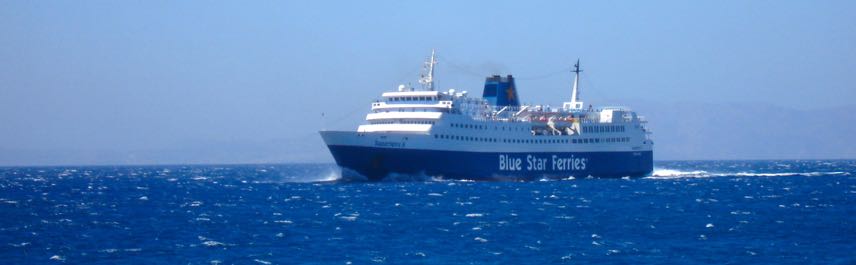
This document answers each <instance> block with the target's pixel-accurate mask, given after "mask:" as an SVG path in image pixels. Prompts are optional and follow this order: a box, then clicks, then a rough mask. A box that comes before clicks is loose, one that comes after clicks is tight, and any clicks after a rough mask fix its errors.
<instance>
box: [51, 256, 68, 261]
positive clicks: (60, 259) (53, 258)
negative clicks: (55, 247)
mask: <svg viewBox="0 0 856 265" xmlns="http://www.w3.org/2000/svg"><path fill="white" fill-rule="evenodd" d="M51 260H58V261H65V257H63V256H60V255H53V256H51Z"/></svg>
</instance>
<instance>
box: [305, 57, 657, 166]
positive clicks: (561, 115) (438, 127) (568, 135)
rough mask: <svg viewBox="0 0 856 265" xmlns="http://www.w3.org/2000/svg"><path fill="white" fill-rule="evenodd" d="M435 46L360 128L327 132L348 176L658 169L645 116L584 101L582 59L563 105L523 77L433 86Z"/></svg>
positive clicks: (375, 106)
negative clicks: (525, 92) (527, 89)
mask: <svg viewBox="0 0 856 265" xmlns="http://www.w3.org/2000/svg"><path fill="white" fill-rule="evenodd" d="M436 63H437V61H436V60H435V57H434V52H433V51H432V52H431V58H430V59H429V60H428V61H427V62H426V63H425V72H426V73H425V74H423V75H422V77H421V78H420V79H419V83H420V84H421V85H422V89H419V90H417V89H414V88H412V87H408V86H406V85H400V86H399V87H398V90H397V91H391V92H385V93H383V94H382V95H381V97H382V98H381V99H379V100H377V101H375V102H373V103H372V104H371V112H370V113H368V115H366V122H365V124H363V125H360V126H359V127H358V128H357V130H356V131H321V132H320V133H321V137H322V138H323V139H324V142H325V143H326V144H327V147H328V148H329V149H330V152H331V153H332V155H333V158H334V159H335V160H336V163H337V164H338V165H339V166H340V167H342V169H343V175H345V176H346V177H351V175H358V176H362V177H364V178H367V179H369V180H380V179H383V178H385V177H387V176H389V175H390V174H406V175H409V174H414V175H426V176H432V177H439V178H444V179H474V180H506V179H512V180H519V179H544V178H585V177H602V178H621V177H639V176H645V175H647V174H650V173H651V171H652V170H653V147H654V142H653V141H652V140H651V139H650V134H651V132H650V131H649V130H648V129H647V128H646V120H645V119H644V118H643V117H642V116H639V115H637V114H636V112H634V111H632V110H630V109H628V108H624V107H598V108H593V107H592V106H591V105H589V106H588V107H585V106H584V104H583V102H582V101H581V100H580V98H579V91H580V90H579V79H580V72H581V70H580V68H579V60H577V63H576V64H575V65H574V71H573V73H575V74H576V76H575V78H574V84H573V88H572V91H571V99H570V101H569V102H564V103H563V104H562V107H561V108H554V107H550V106H549V105H521V104H520V100H519V98H518V96H517V87H516V86H515V84H514V78H513V77H512V76H511V75H508V76H498V75H494V76H490V77H487V79H486V81H485V85H484V90H483V92H482V97H481V98H475V97H470V96H469V93H468V92H467V91H456V90H454V89H449V90H447V91H439V90H436V89H435V87H434V66H435V64H436Z"/></svg>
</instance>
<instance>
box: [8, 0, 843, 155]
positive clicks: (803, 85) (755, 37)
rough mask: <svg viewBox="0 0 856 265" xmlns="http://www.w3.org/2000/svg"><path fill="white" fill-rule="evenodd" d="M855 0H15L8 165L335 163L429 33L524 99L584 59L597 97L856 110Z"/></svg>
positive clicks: (452, 84) (409, 68) (469, 71)
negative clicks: (347, 137) (337, 133)
mask: <svg viewBox="0 0 856 265" xmlns="http://www.w3.org/2000/svg"><path fill="white" fill-rule="evenodd" d="M854 7H856V2H853V1H654V2H647V1H597V2H596V3H589V2H577V1H525V2H524V1H520V2H506V1H489V2H466V1H422V2H416V1H378V2H369V3H363V2H344V1H342V2H338V1H337V2H324V1H271V2H209V1H188V2H176V1H44V2H42V1H4V2H2V3H0V62H3V63H0V124H2V126H0V165H2V164H105V163H106V164H110V163H244V162H288V161H300V162H307V161H308V162H312V161H320V162H324V161H331V160H330V158H329V155H327V154H326V149H325V148H324V146H323V145H322V144H321V142H320V139H319V137H318V136H317V134H316V132H317V130H318V129H321V128H336V129H352V128H354V127H355V126H356V125H357V124H358V123H360V122H361V120H362V118H363V116H362V115H363V114H364V113H365V112H366V111H367V110H368V108H369V102H370V101H371V100H372V99H374V98H376V97H377V96H378V95H379V94H380V93H381V92H383V91H386V90H390V89H394V88H395V87H396V86H397V85H398V84H401V83H413V84H416V78H417V77H418V74H419V68H420V66H421V62H422V61H423V60H424V59H425V57H426V56H427V55H428V54H429V53H430V50H431V49H432V48H435V49H437V52H438V54H439V56H440V58H439V61H440V62H439V64H438V66H437V67H438V70H437V82H438V85H439V87H440V88H441V89H447V88H456V89H458V90H469V91H473V92H474V94H478V93H480V91H481V85H482V84H483V81H484V76H487V75H490V74H513V75H515V76H516V77H518V87H519V88H520V96H521V97H522V98H523V101H524V102H533V103H534V102H537V103H547V104H554V105H559V104H561V102H562V101H564V100H565V98H567V97H568V96H569V94H570V81H571V75H570V74H567V73H563V72H562V71H563V70H566V69H568V68H569V67H570V66H571V65H572V64H573V61H575V60H576V59H577V58H580V59H581V60H582V64H583V68H584V70H585V72H584V74H583V81H582V89H583V90H582V97H583V99H584V100H585V101H587V102H589V103H594V104H605V105H616V104H621V105H628V106H631V107H633V106H634V104H642V103H646V102H663V103H681V102H698V103H703V104H728V103H738V104H757V105H770V106H776V107H784V108H788V109H794V110H797V111H817V110H823V109H826V108H839V107H848V106H852V105H853V103H852V100H853V98H856V87H854V84H856V74H854V69H856V48H854V47H856V27H854V25H856V16H854V15H853V14H854V13H856V8H854ZM322 112H324V113H327V115H325V116H326V118H323V119H322V118H321V117H320V116H321V115H320V113H322ZM643 114H644V113H643ZM659 118H668V117H659ZM649 119H651V120H652V121H654V122H656V120H657V119H658V117H649ZM652 123H653V122H652ZM841 126H843V127H842V128H841V129H843V130H845V131H849V132H856V129H854V125H852V124H846V125H841ZM663 129H668V128H663ZM655 137H656V135H655ZM660 143H663V142H662V141H661V142H660ZM664 144H668V141H666V142H665V143H664ZM658 147H659V146H658ZM664 148H668V146H665V147H664ZM759 148H763V146H761V147H759ZM697 152H699V153H698V154H697V155H698V157H710V155H709V154H705V153H704V150H703V149H702V150H699V151H697ZM683 153H686V152H683ZM833 156H834V155H833ZM666 157H667V158H668V156H666ZM737 157H739V156H737ZM721 158H728V157H721ZM759 158H763V156H760V157H759Z"/></svg>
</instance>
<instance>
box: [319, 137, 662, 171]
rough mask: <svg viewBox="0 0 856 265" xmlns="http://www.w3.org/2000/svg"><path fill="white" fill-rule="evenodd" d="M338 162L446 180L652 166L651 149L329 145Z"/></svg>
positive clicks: (349, 166)
mask: <svg viewBox="0 0 856 265" xmlns="http://www.w3.org/2000/svg"><path fill="white" fill-rule="evenodd" d="M328 147H329V148H330V152H331V153H332V154H333V157H334V158H335V159H336V163H337V164H338V165H339V166H341V167H343V168H346V169H350V170H353V171H356V172H357V173H359V174H361V175H363V176H365V177H367V178H369V179H371V180H379V179H382V178H384V177H385V176H387V175H389V174H391V173H397V174H425V175H428V176H442V177H443V178H449V179H539V178H567V177H570V176H574V177H576V178H580V177H587V176H590V175H591V176H594V177H601V178H620V177H625V176H629V177H641V176H645V175H647V174H650V173H651V171H652V170H653V168H654V162H653V161H654V159H653V152H651V151H639V152H573V153H547V152H545V153H485V152H460V151H436V150H414V149H400V148H376V147H360V146H342V145H331V146H328Z"/></svg>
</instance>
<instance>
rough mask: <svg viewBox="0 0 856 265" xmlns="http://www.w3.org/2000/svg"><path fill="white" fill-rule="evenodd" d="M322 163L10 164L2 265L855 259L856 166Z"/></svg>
mask: <svg viewBox="0 0 856 265" xmlns="http://www.w3.org/2000/svg"><path fill="white" fill-rule="evenodd" d="M338 176H339V170H338V169H337V168H336V167H335V166H333V165H325V164H283V165H220V166H218V165H210V166H197V165H192V166H181V165H178V166H98V167H12V168H0V263H2V264H61V263H68V264H80V263H85V264H426V263H432V264H547V263H549V264H556V263H571V264H577V263H584V264H585V263H607V264H724V263H726V264H745V263H753V264H758V263H762V264H763V263H766V264H856V161H852V160H831V161H673V162H657V163H656V170H655V172H654V173H653V175H652V176H649V177H645V178H635V179H573V180H542V181H528V182H474V181H466V180H442V179H435V178H430V177H424V176H398V177H396V178H392V179H389V180H387V181H383V182H364V181H358V180H342V179H340V178H339V177H338Z"/></svg>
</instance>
